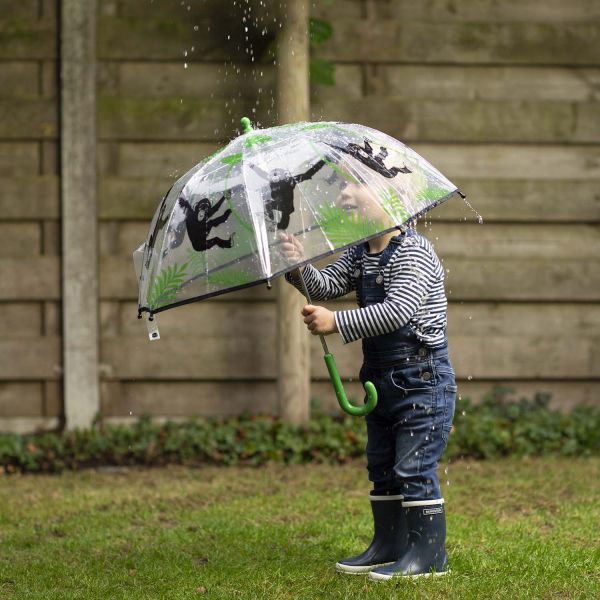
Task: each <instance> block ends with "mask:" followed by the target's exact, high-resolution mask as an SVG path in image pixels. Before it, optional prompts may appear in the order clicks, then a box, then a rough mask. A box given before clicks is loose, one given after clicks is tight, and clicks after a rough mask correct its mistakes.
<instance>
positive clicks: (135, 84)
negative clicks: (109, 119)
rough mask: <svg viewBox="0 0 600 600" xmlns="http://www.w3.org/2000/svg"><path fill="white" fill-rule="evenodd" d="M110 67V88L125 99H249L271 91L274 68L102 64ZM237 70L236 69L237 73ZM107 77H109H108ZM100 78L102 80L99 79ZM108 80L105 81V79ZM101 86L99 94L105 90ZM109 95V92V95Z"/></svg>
mask: <svg viewBox="0 0 600 600" xmlns="http://www.w3.org/2000/svg"><path fill="white" fill-rule="evenodd" d="M109 67H112V68H113V69H114V70H115V73H114V75H113V77H114V78H116V81H117V83H116V85H114V84H113V87H115V88H116V90H117V91H118V95H120V96H124V97H128V98H147V97H152V98H173V97H187V98H195V97H199V98H200V99H202V98H209V97H211V98H212V97H213V96H215V97H217V98H224V99H230V98H232V97H237V96H238V94H239V93H241V94H242V95H243V96H249V97H251V98H252V100H255V99H259V98H260V96H261V94H263V93H266V92H268V91H270V92H271V94H272V93H274V90H273V86H274V85H275V70H274V68H273V66H272V65H267V64H265V65H262V64H261V65H257V64H255V63H247V62H238V63H233V64H232V63H229V62H228V63H227V64H226V65H225V64H218V63H189V64H188V66H187V68H184V63H183V62H182V61H181V60H179V61H178V62H156V63H149V62H146V61H144V62H139V61H133V62H129V61H127V62H114V63H112V62H111V63H106V62H105V63H103V65H102V68H103V69H108V68H109ZM238 71H239V72H238ZM107 79H108V78H107ZM101 81H102V80H101ZM107 83H108V82H107ZM103 87H110V86H109V85H106V86H102V85H101V87H100V93H101V94H104V93H106V92H105V91H104V89H103ZM108 95H112V94H108Z"/></svg>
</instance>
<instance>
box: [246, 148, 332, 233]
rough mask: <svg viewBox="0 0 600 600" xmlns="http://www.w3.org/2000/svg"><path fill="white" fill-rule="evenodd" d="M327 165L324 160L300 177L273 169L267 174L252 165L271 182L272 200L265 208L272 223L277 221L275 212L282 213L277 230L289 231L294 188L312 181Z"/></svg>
mask: <svg viewBox="0 0 600 600" xmlns="http://www.w3.org/2000/svg"><path fill="white" fill-rule="evenodd" d="M324 165H325V161H324V160H320V161H318V162H316V163H315V164H314V165H313V166H312V167H310V168H309V169H308V170H306V171H305V172H304V173H300V174H299V175H292V174H291V173H290V172H289V171H287V170H286V169H272V170H271V171H269V172H268V173H265V171H263V170H262V169H261V168H260V167H258V166H257V165H254V164H250V168H251V169H252V170H253V171H254V172H255V173H257V174H258V175H260V177H262V178H263V179H265V180H266V181H268V182H269V188H270V192H271V199H270V200H268V201H267V203H266V205H265V208H266V210H267V215H268V217H269V219H270V220H271V221H275V217H274V215H273V211H274V210H278V211H279V212H280V213H281V217H280V219H279V222H278V223H277V229H287V226H288V225H289V224H290V216H291V214H292V213H293V212H294V188H295V187H296V186H297V185H298V184H299V183H302V182H303V181H307V180H309V179H311V178H312V177H313V176H314V175H315V174H316V173H317V172H318V171H319V169H321V168H322V167H323V166H324Z"/></svg>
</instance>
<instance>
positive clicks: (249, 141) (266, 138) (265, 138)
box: [234, 134, 273, 156]
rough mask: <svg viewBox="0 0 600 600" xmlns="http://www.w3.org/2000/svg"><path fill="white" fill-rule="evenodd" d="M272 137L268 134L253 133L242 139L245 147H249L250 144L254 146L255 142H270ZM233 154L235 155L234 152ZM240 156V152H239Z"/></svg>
mask: <svg viewBox="0 0 600 600" xmlns="http://www.w3.org/2000/svg"><path fill="white" fill-rule="evenodd" d="M272 139H273V138H272V137H271V136H270V135H261V134H258V135H253V136H250V137H249V138H247V139H246V140H245V141H244V145H245V146H246V148H251V147H252V146H255V145H256V144H264V143H266V142H270V141H271V140H272ZM234 156H237V155H235V154H234ZM240 156H241V154H240Z"/></svg>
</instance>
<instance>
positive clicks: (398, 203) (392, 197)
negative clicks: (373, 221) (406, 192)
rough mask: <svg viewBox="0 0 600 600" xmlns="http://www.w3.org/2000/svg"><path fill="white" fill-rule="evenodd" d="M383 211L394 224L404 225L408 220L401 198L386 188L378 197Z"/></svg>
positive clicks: (408, 215) (391, 189) (393, 190)
mask: <svg viewBox="0 0 600 600" xmlns="http://www.w3.org/2000/svg"><path fill="white" fill-rule="evenodd" d="M379 198H380V200H381V206H382V207H383V210H385V212H386V213H387V214H388V215H390V217H392V219H394V221H396V222H400V223H405V222H406V221H408V219H409V218H410V214H409V213H408V211H407V210H406V207H405V206H404V203H403V202H402V198H400V196H399V195H398V192H397V191H396V190H395V189H394V188H393V187H390V188H388V189H387V190H386V191H385V192H383V193H381V194H380V195H379Z"/></svg>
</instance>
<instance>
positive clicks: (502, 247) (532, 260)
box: [0, 223, 600, 301]
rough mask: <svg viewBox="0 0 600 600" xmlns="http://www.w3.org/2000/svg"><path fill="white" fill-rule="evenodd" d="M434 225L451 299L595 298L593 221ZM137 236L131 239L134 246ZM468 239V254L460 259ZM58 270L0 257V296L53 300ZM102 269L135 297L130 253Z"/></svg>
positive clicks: (48, 259) (112, 294)
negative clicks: (446, 269)
mask: <svg viewBox="0 0 600 600" xmlns="http://www.w3.org/2000/svg"><path fill="white" fill-rule="evenodd" d="M433 227H434V228H435V230H436V232H438V231H439V233H438V234H437V237H439V240H435V237H436V236H435V235H434V236H432V237H433V240H432V241H433V242H434V243H437V244H439V248H438V250H439V254H440V256H441V258H443V259H444V264H445V266H446V267H447V268H448V269H450V273H449V274H448V282H447V284H448V287H449V289H450V290H451V291H452V299H453V300H456V301H458V300H506V301H513V300H539V301H552V300H561V301H565V300H580V301H586V300H588V301H591V300H596V299H598V298H599V293H600V291H599V289H598V285H597V281H598V269H599V258H598V257H599V256H600V254H598V253H597V247H598V232H597V230H596V229H595V228H594V227H592V226H585V225H573V226H569V228H563V227H561V226H554V225H540V226H538V227H531V226H530V225H511V226H510V227H507V228H505V229H503V226H500V225H498V226H492V225H483V226H475V225H470V226H467V225H461V224H460V223H459V224H441V223H440V224H435V225H433ZM142 229H145V226H144V225H142ZM424 233H425V231H424ZM467 234H468V239H467ZM426 235H427V234H426ZM430 235H431V234H430ZM508 240H510V241H508ZM142 241H143V240H142V239H140V240H132V246H135V243H137V242H140V243H141V242H142ZM563 241H564V243H563ZM467 243H468V252H469V253H470V256H465V253H466V251H467V246H465V244H467ZM124 249H125V248H124ZM583 258H585V260H583ZM58 267H59V265H58V261H57V259H56V257H52V256H39V257H35V258H2V259H0V276H1V279H2V280H3V281H5V282H10V284H8V285H4V286H3V287H2V289H1V290H0V299H3V300H11V299H13V300H14V299H44V300H53V299H57V298H58V285H57V283H58V282H57V280H58ZM100 270H101V275H100V293H101V297H102V298H103V299H122V300H131V299H133V298H136V297H137V283H136V279H135V274H134V270H133V263H132V260H131V258H130V257H129V256H127V257H121V256H104V257H102V258H101V261H100ZM263 287H264V286H258V287H257V288H251V289H250V290H248V291H247V292H244V293H245V294H247V295H248V297H253V298H257V297H260V296H261V295H268V292H266V291H265V290H263V289H262V288H263Z"/></svg>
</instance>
